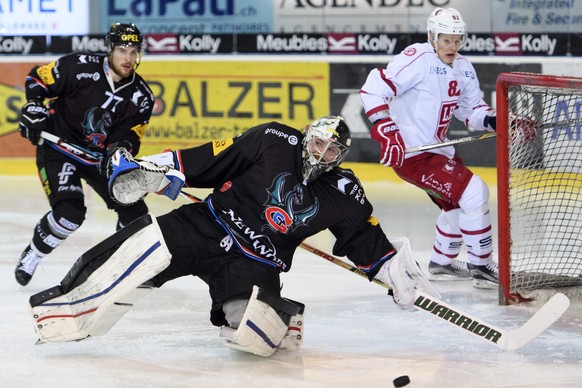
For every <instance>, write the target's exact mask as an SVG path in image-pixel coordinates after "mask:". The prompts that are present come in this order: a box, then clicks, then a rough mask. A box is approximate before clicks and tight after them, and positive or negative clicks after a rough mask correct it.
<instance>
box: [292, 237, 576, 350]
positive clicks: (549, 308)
mask: <svg viewBox="0 0 582 388" xmlns="http://www.w3.org/2000/svg"><path fill="white" fill-rule="evenodd" d="M301 247H302V248H304V249H307V250H308V251H310V252H311V253H314V254H316V255H317V256H320V257H322V258H324V259H326V260H327V261H330V262H332V263H334V264H336V265H339V266H340V267H342V268H345V269H347V270H348V271H351V272H354V273H356V274H357V275H360V276H362V277H364V278H366V279H368V276H367V275H366V274H365V273H363V272H362V271H360V270H359V269H358V268H356V267H354V266H352V265H351V264H349V263H346V262H345V261H343V260H341V259H339V258H337V257H334V256H331V255H329V254H327V253H325V252H322V251H320V250H319V249H317V248H314V247H312V246H310V245H308V244H306V243H302V244H301ZM374 283H376V284H379V285H381V286H383V287H385V288H388V289H390V288H391V287H390V286H389V285H388V284H386V283H383V282H381V281H379V280H377V279H374ZM414 299H415V300H414V308H416V309H417V310H420V311H424V312H426V313H430V314H432V315H433V316H435V317H437V318H440V319H442V320H444V321H445V322H448V323H450V324H452V325H455V326H456V327H458V328H461V329H464V330H466V331H468V332H469V333H472V334H475V335H476V336H478V337H480V338H481V339H483V340H485V341H487V342H490V343H492V344H494V345H496V346H497V347H499V348H501V349H503V350H517V349H519V348H521V347H522V346H524V345H526V344H527V343H529V342H530V341H531V340H533V339H534V338H535V337H537V336H538V335H540V334H541V333H542V332H543V331H544V330H546V329H547V328H548V327H550V326H551V325H552V324H553V323H554V322H555V321H556V320H557V319H558V318H560V317H561V316H562V314H563V313H564V312H565V311H566V310H567V309H568V307H569V306H570V300H569V299H568V297H567V296H566V295H564V294H562V293H557V294H556V295H554V296H553V297H552V298H551V299H550V300H549V301H547V302H546V303H545V304H544V305H543V306H542V307H541V308H540V309H539V310H538V311H537V312H536V313H535V314H534V315H533V316H532V317H531V318H530V319H529V320H528V321H527V322H526V323H525V324H523V325H522V326H521V327H519V328H517V329H514V330H505V329H501V328H498V327H495V326H493V325H491V324H489V323H486V322H484V321H483V320H482V319H478V318H474V317H472V316H471V315H469V314H467V313H465V312H464V311H461V310H460V309H458V308H457V307H453V306H451V305H449V304H447V303H445V302H443V301H442V300H440V299H438V298H435V297H433V296H432V295H429V294H427V293H426V292H424V291H421V290H419V289H415V290H414Z"/></svg>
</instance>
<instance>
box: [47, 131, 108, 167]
mask: <svg viewBox="0 0 582 388" xmlns="http://www.w3.org/2000/svg"><path fill="white" fill-rule="evenodd" d="M40 137H41V138H43V139H44V140H46V141H48V142H51V143H53V144H54V145H56V146H57V147H59V148H62V149H65V150H67V151H69V152H71V153H73V154H75V155H76V156H79V157H84V158H86V159H88V160H90V161H92V162H99V161H101V159H103V155H101V154H100V153H98V152H93V151H89V150H87V149H85V148H83V147H79V146H76V145H73V144H70V143H67V142H66V141H64V140H63V139H61V138H60V137H58V136H56V135H53V134H52V133H48V132H45V131H42V132H41V133H40Z"/></svg>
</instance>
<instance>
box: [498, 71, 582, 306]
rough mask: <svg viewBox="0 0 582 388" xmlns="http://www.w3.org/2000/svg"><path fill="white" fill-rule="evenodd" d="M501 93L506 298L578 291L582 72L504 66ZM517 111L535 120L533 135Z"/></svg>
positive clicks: (502, 294)
mask: <svg viewBox="0 0 582 388" xmlns="http://www.w3.org/2000/svg"><path fill="white" fill-rule="evenodd" d="M496 93H497V95H496V102H497V106H496V108H497V194H498V198H497V200H498V260H499V300H500V303H501V304H509V303H515V302H520V301H524V300H528V299H530V298H535V295H536V292H540V291H541V292H550V293H551V292H555V291H556V290H557V289H560V290H564V289H570V290H575V291H574V293H578V292H580V290H582V287H581V286H582V78H573V77H562V76H552V75H544V74H530V73H501V74H500V75H499V77H498V79H497V87H496ZM516 117H517V118H523V117H527V118H530V119H533V120H534V121H535V122H536V136H535V138H534V139H533V140H532V139H530V140H527V139H524V137H523V134H522V133H520V129H519V125H518V126H515V125H512V122H513V123H515V121H516ZM518 121H519V119H518ZM569 293H570V294H571V293H572V292H571V291H570V292H569ZM532 295H533V296H532Z"/></svg>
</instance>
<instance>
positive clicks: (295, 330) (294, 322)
mask: <svg viewBox="0 0 582 388" xmlns="http://www.w3.org/2000/svg"><path fill="white" fill-rule="evenodd" d="M303 323H304V320H303V314H297V315H294V316H292V317H291V321H290V322H289V327H288V328H287V332H286V333H285V336H284V337H283V340H282V341H281V344H279V347H278V348H277V350H282V351H294V350H299V348H300V347H301V344H302V343H303V326H304V325H303Z"/></svg>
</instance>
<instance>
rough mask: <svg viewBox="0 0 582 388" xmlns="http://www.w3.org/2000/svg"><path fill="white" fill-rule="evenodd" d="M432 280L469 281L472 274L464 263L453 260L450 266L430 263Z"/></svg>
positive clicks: (429, 268) (429, 269)
mask: <svg viewBox="0 0 582 388" xmlns="http://www.w3.org/2000/svg"><path fill="white" fill-rule="evenodd" d="M428 272H429V274H430V277H429V279H430V280H469V279H471V273H470V272H469V269H468V268H467V263H466V262H464V261H460V260H456V259H453V261H451V263H450V264H439V263H436V262H434V261H430V262H429V264H428Z"/></svg>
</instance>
